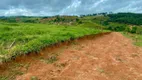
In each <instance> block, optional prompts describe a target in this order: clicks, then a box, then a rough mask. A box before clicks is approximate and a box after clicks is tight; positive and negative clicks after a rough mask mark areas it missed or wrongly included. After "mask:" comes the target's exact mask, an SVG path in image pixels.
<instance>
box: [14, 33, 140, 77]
mask: <svg viewBox="0 0 142 80" xmlns="http://www.w3.org/2000/svg"><path fill="white" fill-rule="evenodd" d="M46 53H53V54H58V56H57V58H58V60H57V61H56V62H54V63H52V64H47V63H46V62H45V61H43V60H41V58H34V59H30V65H29V67H28V70H27V72H26V73H25V74H23V75H21V76H17V77H16V80H30V79H31V77H32V76H36V77H37V78H38V79H39V80H142V64H141V62H142V48H139V47H136V46H134V45H133V44H132V41H131V40H130V39H127V38H125V37H124V36H123V35H122V34H120V33H117V32H112V33H110V34H106V35H103V36H100V37H97V38H91V39H83V40H78V41H75V42H74V43H73V44H71V45H68V46H63V47H60V48H58V49H54V50H53V51H52V50H51V51H50V52H47V51H43V52H42V56H40V57H42V58H43V59H44V60H45V59H46V60H47V59H48V58H49V56H50V55H47V54H46ZM28 61H29V60H28Z"/></svg>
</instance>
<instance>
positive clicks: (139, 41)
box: [123, 32, 142, 47]
mask: <svg viewBox="0 0 142 80" xmlns="http://www.w3.org/2000/svg"><path fill="white" fill-rule="evenodd" d="M123 34H124V35H125V36H126V37H128V38H131V39H133V41H134V44H135V45H137V46H141V47H142V35H138V34H130V33H128V34H126V33H124V32H123Z"/></svg>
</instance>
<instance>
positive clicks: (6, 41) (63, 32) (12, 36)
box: [0, 23, 101, 61]
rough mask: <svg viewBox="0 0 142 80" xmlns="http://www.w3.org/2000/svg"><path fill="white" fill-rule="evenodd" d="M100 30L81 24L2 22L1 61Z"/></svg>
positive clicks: (0, 29) (0, 34) (0, 39)
mask: <svg viewBox="0 0 142 80" xmlns="http://www.w3.org/2000/svg"><path fill="white" fill-rule="evenodd" d="M100 32H101V31H100V30H97V29H94V28H88V27H82V26H81V25H78V26H62V25H49V24H31V23H26V24H24V23H16V24H12V23H11V24H10V23H4V24H0V61H2V60H5V59H6V60H8V59H10V58H11V57H12V56H14V57H15V56H17V55H21V54H26V53H29V52H33V51H36V52H38V51H40V49H41V48H43V47H46V46H48V45H51V44H55V43H57V42H61V41H65V40H69V39H74V38H78V37H82V36H84V35H89V34H97V33H100Z"/></svg>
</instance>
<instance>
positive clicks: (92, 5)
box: [0, 0, 142, 16]
mask: <svg viewBox="0 0 142 80" xmlns="http://www.w3.org/2000/svg"><path fill="white" fill-rule="evenodd" d="M141 4H142V0H135V1H134V0H127V1H126V0H1V3H0V16H16V15H25V16H52V15H79V14H90V13H98V12H136V13H141V12H142V6H141Z"/></svg>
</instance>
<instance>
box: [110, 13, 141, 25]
mask: <svg viewBox="0 0 142 80" xmlns="http://www.w3.org/2000/svg"><path fill="white" fill-rule="evenodd" d="M108 17H109V20H108V21H109V22H119V23H125V24H133V25H142V14H140V13H117V14H108Z"/></svg>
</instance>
